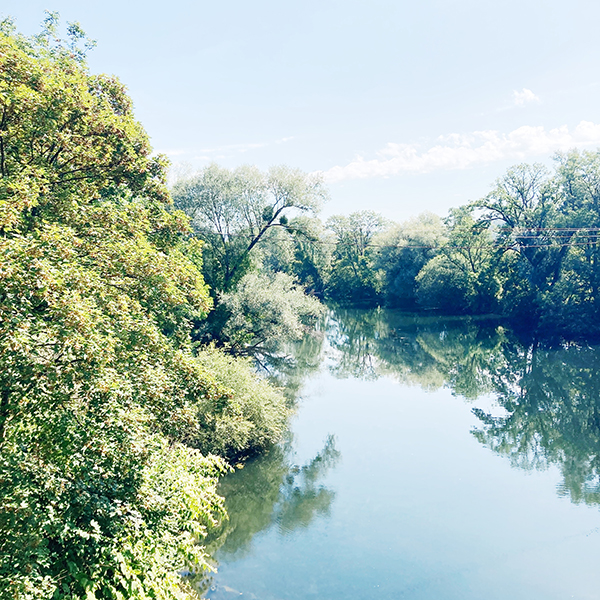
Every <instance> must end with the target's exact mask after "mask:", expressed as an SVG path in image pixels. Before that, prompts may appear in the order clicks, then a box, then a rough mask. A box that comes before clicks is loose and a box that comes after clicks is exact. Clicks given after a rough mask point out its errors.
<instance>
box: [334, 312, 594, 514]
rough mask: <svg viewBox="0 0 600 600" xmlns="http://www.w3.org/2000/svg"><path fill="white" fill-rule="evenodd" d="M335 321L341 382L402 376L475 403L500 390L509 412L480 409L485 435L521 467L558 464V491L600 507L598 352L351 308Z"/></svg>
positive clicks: (479, 323) (481, 435) (462, 323)
mask: <svg viewBox="0 0 600 600" xmlns="http://www.w3.org/2000/svg"><path fill="white" fill-rule="evenodd" d="M332 321H333V324H334V326H333V327H332V328H331V329H330V332H329V333H328V341H329V344H330V346H331V347H332V348H333V358H334V359H335V364H334V365H333V366H332V367H331V371H332V373H334V374H335V375H336V376H337V377H360V378H367V379H373V378H377V377H379V376H382V375H387V376H393V377H395V378H397V379H399V380H400V381H402V382H404V383H408V384H413V385H415V384H416V385H420V386H421V387H423V388H424V389H428V390H431V389H437V388H440V387H442V386H445V387H448V388H450V389H451V390H452V391H453V393H455V394H457V395H461V396H463V397H465V398H468V399H470V400H475V399H476V398H477V397H478V396H480V395H482V394H490V393H491V394H493V395H494V396H495V397H496V399H497V403H498V405H499V406H500V407H501V408H502V409H504V411H503V412H504V414H503V415H502V416H492V415H491V414H489V413H486V412H484V411H482V410H479V409H474V412H475V414H476V415H477V416H478V418H479V419H480V420H481V427H478V428H477V429H476V430H474V432H473V433H474V435H475V436H476V438H477V439H478V440H479V441H480V442H481V443H483V444H485V445H486V446H487V447H489V448H490V449H492V450H493V451H494V452H498V453H499V454H502V455H504V456H506V457H508V458H509V459H510V461H511V463H512V464H513V465H514V466H516V467H519V468H524V469H544V468H547V467H548V466H549V465H551V464H555V465H557V466H558V468H559V469H560V471H561V473H562V477H563V482H562V484H561V485H560V487H559V490H558V492H559V494H561V495H564V496H568V497H569V498H570V499H571V500H572V501H573V502H585V503H588V504H600V352H599V351H598V349H595V348H589V347H579V346H575V345H569V346H562V347H558V348H550V347H544V346H542V345H539V344H536V343H532V342H528V343H521V342H519V341H517V340H516V339H514V338H513V336H512V335H511V334H510V333H509V332H507V331H505V330H504V329H502V328H501V327H498V326H497V324H496V323H494V322H493V321H486V320H473V319H442V318H422V317H413V316H410V315H406V314H402V313H395V312H391V311H382V310H379V311H358V310H346V311H335V312H334V314H333V316H332ZM495 412H497V411H495Z"/></svg>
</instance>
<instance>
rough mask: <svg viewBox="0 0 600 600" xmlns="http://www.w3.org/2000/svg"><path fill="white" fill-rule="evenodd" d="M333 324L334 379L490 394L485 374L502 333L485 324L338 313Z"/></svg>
mask: <svg viewBox="0 0 600 600" xmlns="http://www.w3.org/2000/svg"><path fill="white" fill-rule="evenodd" d="M331 321H332V324H333V325H332V327H330V330H329V332H328V341H329V344H330V346H331V347H332V348H333V349H334V359H335V362H334V364H333V365H332V366H331V367H330V369H331V372H332V373H333V374H334V375H336V376H337V377H342V378H343V377H358V378H361V379H375V378H377V377H379V376H381V375H388V376H390V375H391V376H393V377H395V378H397V379H399V380H400V381H402V382H404V383H408V384H412V385H415V384H416V385H420V386H421V387H423V388H425V389H428V390H434V389H438V388H440V387H443V386H448V387H451V388H452V389H453V390H454V391H455V392H456V393H457V394H461V395H463V396H465V397H467V398H476V397H477V396H478V395H480V394H482V393H485V392H487V391H489V376H488V375H489V374H488V372H489V370H490V368H492V366H493V356H494V351H495V350H497V348H498V345H499V344H500V343H501V341H502V339H503V334H502V330H501V329H499V328H498V327H497V326H496V324H495V323H493V322H491V321H485V320H478V321H476V320H473V319H454V320H452V319H439V318H423V317H416V316H413V315H407V314H403V313H396V312H393V311H385V310H377V311H359V310H343V311H342V310H336V311H335V312H334V313H333V316H332V319H331Z"/></svg>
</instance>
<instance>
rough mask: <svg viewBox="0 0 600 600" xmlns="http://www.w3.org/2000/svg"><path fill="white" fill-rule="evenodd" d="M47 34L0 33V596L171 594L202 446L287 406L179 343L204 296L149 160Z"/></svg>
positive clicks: (260, 427)
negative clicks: (0, 497) (220, 373)
mask: <svg viewBox="0 0 600 600" xmlns="http://www.w3.org/2000/svg"><path fill="white" fill-rule="evenodd" d="M47 25H48V27H51V28H52V27H56V20H55V19H54V20H53V19H50V20H49V22H48V23H47ZM69 31H70V32H71V34H72V35H71V37H72V38H73V39H72V40H71V41H72V42H76V41H77V40H78V39H80V37H81V36H79V32H80V30H79V29H77V27H75V26H71V27H70V29H69ZM50 33H52V31H50ZM78 36H79V37H78ZM50 39H54V38H53V37H52V36H50V35H49V34H48V29H47V30H46V32H45V33H44V34H43V35H42V36H39V37H34V38H24V37H23V36H20V35H18V34H17V33H16V32H15V31H14V30H13V29H12V28H11V27H10V25H9V24H6V23H5V24H4V25H3V27H2V29H1V31H0V114H1V120H0V255H1V256H2V261H1V262H0V494H1V496H2V498H3V502H2V505H1V506H0V565H1V566H0V596H2V597H11V598H13V597H14V598H20V599H21V598H22V599H29V598H32V599H33V598H40V599H41V598H44V599H45V598H86V599H88V600H89V599H91V598H115V599H116V598H144V599H146V598H158V597H160V598H165V599H166V598H184V597H188V592H189V591H190V589H189V588H186V584H185V583H184V582H183V581H182V580H181V578H180V576H179V575H178V571H179V570H181V569H182V568H183V567H184V566H185V565H197V566H196V567H194V568H202V567H207V562H206V557H205V555H204V551H203V549H202V547H201V546H199V545H198V540H199V539H200V538H202V537H203V536H204V535H205V533H206V530H207V527H211V526H213V525H215V524H216V523H217V522H218V521H219V520H220V519H221V518H222V517H223V515H224V511H223V507H222V500H221V499H220V498H219V497H218V496H217V493H216V482H217V476H218V474H219V473H221V472H223V471H224V470H225V469H226V464H225V462H224V461H223V460H222V459H220V458H218V457H216V456H209V457H206V458H205V456H204V455H203V454H201V453H200V451H202V452H204V453H207V454H208V453H210V452H218V453H220V454H221V455H222V456H225V457H231V458H235V457H236V456H239V455H240V454H245V453H249V452H252V451H253V450H256V449H259V448H262V447H265V446H268V445H269V444H271V443H272V442H273V441H274V440H276V439H277V437H278V435H280V433H281V431H282V427H283V422H284V420H285V416H286V414H287V409H286V408H285V406H284V402H283V398H282V397H281V395H280V394H278V393H277V392H275V391H273V390H271V389H269V388H267V387H265V386H264V385H263V384H259V383H258V382H257V380H256V377H255V376H254V375H252V373H251V371H250V369H249V366H248V365H242V364H238V365H237V366H236V369H237V370H234V371H233V372H232V373H233V374H232V375H231V376H230V377H229V378H227V377H223V376H222V375H221V376H217V373H216V370H220V371H224V367H223V368H221V367H215V360H216V359H211V360H209V358H208V357H207V356H206V355H204V354H202V353H200V355H195V354H194V353H193V352H192V345H191V338H190V332H191V324H192V322H193V321H194V320H198V319H203V318H205V316H206V314H207V313H208V311H209V310H210V308H211V304H212V300H211V298H210V296H209V293H208V288H207V286H206V284H205V282H204V280H203V277H202V274H201V272H200V271H199V269H198V266H197V264H198V256H199V255H200V244H199V242H196V241H194V240H185V239H184V238H185V235H186V234H187V233H189V226H188V220H187V218H186V217H185V215H183V213H180V212H177V211H173V210H172V209H171V207H170V196H169V193H168V191H167V189H166V186H165V165H166V163H165V160H164V159H163V158H161V157H153V156H152V155H151V147H150V144H149V141H148V137H147V135H146V133H145V131H144V129H143V128H142V126H141V125H140V124H139V123H138V122H137V121H136V120H135V118H134V115H133V111H132V106H131V101H130V100H129V98H128V96H127V94H126V92H125V89H124V87H123V86H122V84H121V83H120V82H119V81H118V80H117V79H115V78H112V77H107V76H97V75H93V74H91V73H89V70H88V68H87V66H86V64H85V61H84V60H83V55H82V54H81V53H79V52H77V51H76V48H75V47H74V46H73V44H70V45H69V44H67V45H64V44H55V43H54V42H52V43H51V42H50V41H49V40H50ZM182 236H183V237H182ZM189 255H193V256H194V257H195V260H192V259H190V258H189ZM221 366H223V365H221ZM230 371H231V369H230ZM242 380H243V381H244V384H243V385H242V384H241V383H240V381H242ZM186 590H187V591H186Z"/></svg>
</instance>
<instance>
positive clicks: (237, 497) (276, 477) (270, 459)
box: [194, 436, 340, 594]
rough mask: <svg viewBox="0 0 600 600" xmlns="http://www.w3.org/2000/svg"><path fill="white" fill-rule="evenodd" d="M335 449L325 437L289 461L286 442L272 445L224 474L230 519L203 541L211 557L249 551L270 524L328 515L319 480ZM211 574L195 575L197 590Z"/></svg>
mask: <svg viewBox="0 0 600 600" xmlns="http://www.w3.org/2000/svg"><path fill="white" fill-rule="evenodd" d="M339 458H340V453H339V451H338V450H337V449H336V447H335V439H334V437H333V436H330V437H329V438H328V439H327V440H326V442H325V445H324V447H323V449H322V450H321V451H320V452H319V453H318V454H317V455H316V456H315V457H314V458H313V459H312V460H311V461H310V462H308V463H307V464H306V465H304V466H298V465H295V464H293V462H292V453H291V443H288V444H286V445H285V446H283V447H281V446H277V447H275V448H273V449H272V450H271V451H270V452H268V453H267V454H266V455H263V456H260V457H257V458H256V459H254V460H251V461H249V462H248V463H246V465H245V466H244V468H243V469H239V470H237V471H235V473H232V474H231V475H228V476H226V477H224V478H223V480H222V481H221V483H220V493H221V494H222V495H223V496H224V497H225V498H226V508H227V513H228V514H229V520H227V521H225V522H224V523H223V525H222V527H221V528H220V529H219V530H217V531H215V532H213V533H212V534H211V536H210V537H209V539H208V540H207V551H208V553H209V554H210V555H211V556H214V557H216V559H217V560H218V559H219V557H221V558H224V557H228V558H233V557H236V558H237V557H240V556H243V555H244V554H245V553H247V552H248V551H249V550H250V547H251V542H252V539H253V538H254V536H255V535H256V534H257V533H259V532H261V531H264V530H267V529H268V528H270V527H276V528H277V530H278V531H279V532H280V533H281V534H282V535H288V534H289V533H291V532H293V531H295V530H297V529H300V528H305V527H308V526H309V525H310V524H311V522H312V521H313V520H314V519H315V518H316V517H317V516H320V515H327V514H328V513H329V510H330V508H331V504H332V502H333V499H334V496H335V494H334V492H333V491H331V490H330V489H328V488H327V487H325V486H324V485H323V484H322V480H323V478H324V476H325V475H326V474H327V471H328V470H329V469H331V468H332V467H334V466H335V464H336V463H337V461H338V460H339ZM211 583H212V578H211V577H205V576H200V577H197V578H196V581H195V582H194V586H195V588H196V590H197V591H199V592H200V593H201V594H203V593H206V592H207V590H208V589H209V587H210V585H211Z"/></svg>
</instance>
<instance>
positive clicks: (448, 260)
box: [415, 207, 500, 314]
mask: <svg viewBox="0 0 600 600" xmlns="http://www.w3.org/2000/svg"><path fill="white" fill-rule="evenodd" d="M446 227H447V234H446V235H447V241H446V243H445V244H444V245H443V246H442V247H441V249H440V253H439V254H438V255H437V256H435V257H434V258H433V259H431V260H430V261H429V262H428V263H427V264H426V265H425V266H424V267H423V268H422V269H421V271H420V272H419V274H418V275H417V277H416V280H415V281H416V284H417V298H418V301H419V303H420V304H421V306H423V307H425V308H433V309H438V310H440V311H442V312H445V313H449V314H472V313H486V312H492V311H494V310H495V309H496V308H497V301H496V298H497V295H498V293H499V291H500V285H499V282H498V280H497V278H496V273H495V266H496V262H497V257H496V253H495V248H494V243H493V238H492V236H491V234H490V232H489V230H488V226H487V224H486V223H480V222H477V221H475V219H474V218H473V215H472V209H471V208H470V207H461V208H458V209H452V210H451V211H450V216H449V217H448V219H446Z"/></svg>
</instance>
